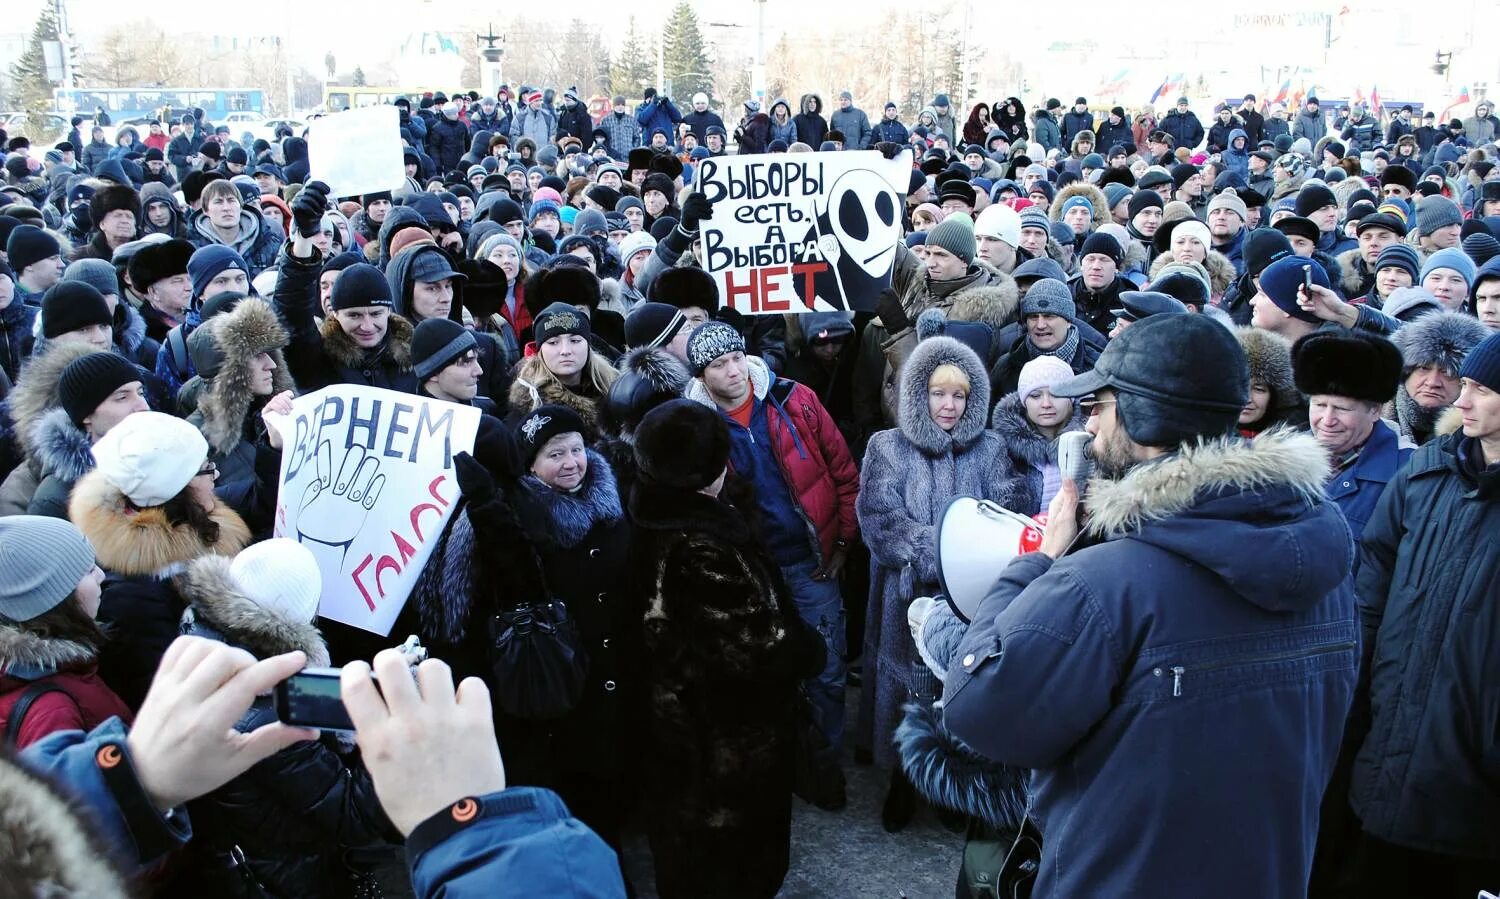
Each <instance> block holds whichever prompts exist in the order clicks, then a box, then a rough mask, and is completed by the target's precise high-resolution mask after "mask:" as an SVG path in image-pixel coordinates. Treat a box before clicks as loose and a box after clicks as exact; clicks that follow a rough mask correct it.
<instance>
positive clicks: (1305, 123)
mask: <svg viewBox="0 0 1500 899" xmlns="http://www.w3.org/2000/svg"><path fill="white" fill-rule="evenodd" d="M1327 134H1328V120H1327V119H1325V118H1324V117H1323V111H1322V110H1321V109H1320V110H1318V111H1317V112H1313V113H1309V112H1308V111H1307V110H1306V109H1303V110H1302V111H1301V112H1299V113H1297V117H1296V118H1295V119H1294V120H1293V121H1292V138H1293V139H1294V140H1295V139H1297V138H1300V137H1305V138H1307V142H1308V143H1309V144H1311V145H1313V146H1316V145H1317V143H1318V141H1320V140H1322V139H1323V138H1324V137H1325V136H1327Z"/></svg>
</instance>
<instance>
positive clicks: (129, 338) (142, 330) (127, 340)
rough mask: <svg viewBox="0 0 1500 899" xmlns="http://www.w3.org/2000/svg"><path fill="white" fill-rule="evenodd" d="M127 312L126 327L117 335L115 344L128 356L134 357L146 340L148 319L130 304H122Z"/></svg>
mask: <svg viewBox="0 0 1500 899" xmlns="http://www.w3.org/2000/svg"><path fill="white" fill-rule="evenodd" d="M120 306H121V307H122V308H123V309H124V310H125V312H124V315H125V327H123V328H121V329H120V331H119V333H117V334H116V335H115V343H116V345H117V346H119V348H120V349H121V350H122V351H123V352H124V353H125V355H126V356H130V357H134V356H135V353H136V351H137V350H139V349H140V348H141V344H142V343H144V342H145V340H146V319H145V318H143V317H142V316H141V314H140V313H139V312H137V311H136V310H135V307H134V306H132V305H130V304H129V303H121V304H120Z"/></svg>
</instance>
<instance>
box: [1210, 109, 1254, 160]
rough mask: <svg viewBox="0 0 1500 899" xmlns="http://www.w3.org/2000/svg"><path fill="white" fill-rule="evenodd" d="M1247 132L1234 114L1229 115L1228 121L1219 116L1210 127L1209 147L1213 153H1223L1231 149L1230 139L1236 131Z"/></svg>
mask: <svg viewBox="0 0 1500 899" xmlns="http://www.w3.org/2000/svg"><path fill="white" fill-rule="evenodd" d="M1236 131H1238V132H1240V133H1241V134H1244V133H1245V126H1244V123H1242V122H1241V121H1240V120H1239V119H1237V118H1235V117H1234V116H1230V117H1229V121H1228V122H1221V121H1219V120H1218V118H1217V117H1215V119H1214V123H1213V125H1212V126H1210V127H1209V129H1208V149H1209V152H1211V153H1222V152H1224V151H1225V150H1227V149H1229V141H1230V138H1231V137H1232V136H1233V134H1234V132H1236Z"/></svg>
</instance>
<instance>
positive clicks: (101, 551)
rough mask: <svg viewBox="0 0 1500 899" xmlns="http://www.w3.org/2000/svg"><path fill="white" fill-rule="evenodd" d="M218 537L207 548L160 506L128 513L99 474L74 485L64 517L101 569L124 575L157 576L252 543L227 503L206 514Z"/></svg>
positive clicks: (120, 497) (121, 498)
mask: <svg viewBox="0 0 1500 899" xmlns="http://www.w3.org/2000/svg"><path fill="white" fill-rule="evenodd" d="M209 517H210V518H212V519H213V520H214V521H215V522H217V523H218V525H219V539H218V541H217V542H216V543H214V544H212V545H209V544H205V543H204V542H203V541H202V540H201V539H199V537H198V535H197V534H196V533H194V532H193V530H192V528H190V527H188V526H187V525H185V524H180V525H175V526H174V525H172V524H170V523H169V522H168V521H167V516H166V515H165V514H164V513H163V512H162V510H161V507H159V506H154V507H151V508H148V509H141V510H139V511H135V512H132V511H129V510H128V507H127V502H126V499H125V495H124V494H123V493H121V492H120V491H119V490H118V489H116V488H115V486H114V485H113V484H111V483H110V482H109V481H107V480H105V478H104V475H102V474H101V473H100V472H98V471H91V472H89V473H88V474H86V475H84V476H83V477H82V478H81V479H80V480H79V481H78V483H77V484H76V485H74V487H73V496H72V499H71V500H70V501H69V503H68V519H69V520H71V521H72V522H73V523H74V524H75V525H77V526H78V529H79V530H80V531H82V532H83V535H84V536H85V537H87V538H88V539H89V542H90V543H92V544H93V545H94V552H95V554H96V555H97V556H98V559H99V567H100V568H103V569H104V570H105V571H107V572H109V573H110V574H118V575H124V576H133V575H152V576H156V575H161V574H162V573H164V572H169V571H171V570H173V569H175V568H176V567H177V566H179V565H182V564H184V563H187V562H191V561H193V560H194V559H197V558H199V557H200V556H204V555H208V554H209V553H218V554H219V555H225V556H232V555H235V554H236V553H238V552H239V551H240V550H242V549H244V548H245V547H246V546H247V545H248V544H249V543H250V528H249V527H247V526H246V525H245V522H244V521H243V520H242V519H241V518H240V516H239V515H237V514H236V513H235V511H234V510H233V509H231V508H230V507H229V506H228V505H227V504H225V503H222V502H221V503H219V504H218V505H217V506H216V507H215V508H214V511H213V513H212V514H211V515H210V516H209Z"/></svg>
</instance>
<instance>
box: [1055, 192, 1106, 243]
mask: <svg viewBox="0 0 1500 899" xmlns="http://www.w3.org/2000/svg"><path fill="white" fill-rule="evenodd" d="M1074 197H1083V198H1084V199H1085V200H1088V201H1089V206H1090V207H1092V209H1093V227H1092V228H1091V229H1090V230H1093V231H1097V230H1098V229H1099V226H1100V225H1107V224H1109V222H1110V215H1109V198H1107V197H1105V196H1104V191H1102V190H1100V189H1099V188H1098V187H1097V186H1095V185H1093V184H1090V183H1088V182H1087V181H1074V182H1073V183H1072V184H1069V185H1068V186H1067V187H1064V188H1063V189H1062V190H1060V191H1058V192H1057V196H1056V197H1054V198H1053V200H1052V203H1051V204H1050V205H1048V207H1047V218H1049V219H1051V220H1052V221H1053V222H1060V221H1062V207H1063V204H1064V203H1066V202H1067V201H1069V200H1071V199H1073V198H1074Z"/></svg>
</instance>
